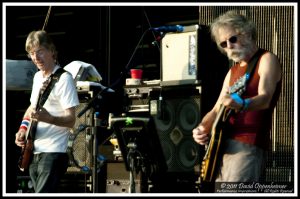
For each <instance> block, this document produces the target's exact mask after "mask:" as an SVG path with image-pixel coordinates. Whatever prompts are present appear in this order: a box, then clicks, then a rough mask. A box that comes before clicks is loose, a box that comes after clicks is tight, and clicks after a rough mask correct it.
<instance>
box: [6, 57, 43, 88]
mask: <svg viewBox="0 0 300 199" xmlns="http://www.w3.org/2000/svg"><path fill="white" fill-rule="evenodd" d="M5 63H6V67H5V69H6V76H5V77H6V90H20V91H24V90H31V87H32V81H33V76H34V74H35V73H36V72H37V71H38V70H37V67H36V66H35V65H34V63H33V62H32V61H29V60H10V59H6V62H5ZM16 74H17V75H16Z"/></svg>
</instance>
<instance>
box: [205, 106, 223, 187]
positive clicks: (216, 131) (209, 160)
mask: <svg viewBox="0 0 300 199" xmlns="http://www.w3.org/2000/svg"><path fill="white" fill-rule="evenodd" d="M224 114H225V106H223V105H222V106H221V108H220V111H219V112H218V115H217V117H216V120H215V121H214V125H213V128H212V131H211V138H210V141H209V144H208V146H207V148H206V153H205V155H204V158H203V161H202V164H201V170H200V179H201V182H212V181H213V180H214V177H215V169H216V163H217V161H218V160H219V158H220V148H221V143H222V137H223V128H222V127H223V124H224V121H223V120H221V118H222V116H223V115H224Z"/></svg>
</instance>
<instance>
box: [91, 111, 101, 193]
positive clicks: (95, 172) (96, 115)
mask: <svg viewBox="0 0 300 199" xmlns="http://www.w3.org/2000/svg"><path fill="white" fill-rule="evenodd" d="M100 122H101V121H100V119H99V112H95V113H94V125H93V128H92V129H93V130H92V136H93V158H92V160H93V169H92V182H93V193H98V168H97V167H98V164H97V161H98V160H97V156H98V143H97V128H98V127H99V126H100Z"/></svg>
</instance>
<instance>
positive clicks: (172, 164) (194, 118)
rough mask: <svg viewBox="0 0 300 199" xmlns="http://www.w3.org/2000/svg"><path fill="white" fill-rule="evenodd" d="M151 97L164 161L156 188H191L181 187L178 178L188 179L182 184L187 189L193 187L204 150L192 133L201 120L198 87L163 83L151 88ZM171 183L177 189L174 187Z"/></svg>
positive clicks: (183, 180) (165, 189) (151, 110)
mask: <svg viewBox="0 0 300 199" xmlns="http://www.w3.org/2000/svg"><path fill="white" fill-rule="evenodd" d="M150 98H151V100H150V114H151V115H152V117H153V118H154V122H155V127H156V130H157V134H158V137H159V140H160V144H161V147H162V151H163V154H164V158H165V161H166V165H167V171H166V173H164V174H163V175H162V176H163V177H159V178H158V179H159V180H157V181H158V185H157V187H158V190H157V189H156V190H155V192H156V191H157V192H161V191H167V192H168V191H172V192H174V190H175V191H179V192H192V191H193V190H180V189H182V188H183V187H184V185H180V183H179V182H180V181H181V182H188V183H183V184H186V185H187V187H189V189H192V188H193V183H194V180H195V181H196V178H197V172H198V171H197V166H198V165H199V162H200V160H201V159H202V158H201V157H202V156H203V153H204V149H202V148H201V147H200V146H199V145H198V144H197V143H196V142H195V141H194V140H193V137H192V131H193V129H194V128H195V127H196V126H197V125H198V124H199V122H200V120H201V88H200V87H197V88H196V87H194V86H183V87H182V86H181V87H169V88H168V87H162V88H161V89H159V90H153V92H151V94H150ZM190 183H192V184H190ZM174 184H176V186H179V187H178V188H179V189H177V190H176V188H175V187H174ZM168 185H169V186H168ZM162 187H165V188H162ZM167 187H168V188H171V189H170V190H169V189H167ZM161 188H162V189H164V190H161ZM174 188H175V189H174Z"/></svg>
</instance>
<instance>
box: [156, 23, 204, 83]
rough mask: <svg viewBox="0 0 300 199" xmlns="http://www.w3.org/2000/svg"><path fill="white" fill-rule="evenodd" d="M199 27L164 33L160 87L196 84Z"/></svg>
mask: <svg viewBox="0 0 300 199" xmlns="http://www.w3.org/2000/svg"><path fill="white" fill-rule="evenodd" d="M198 29H199V25H191V26H183V31H180V32H175V33H174V32H169V33H166V34H165V35H164V37H163V39H162V40H161V85H162V86H170V85H184V84H198V83H199V80H198Z"/></svg>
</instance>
